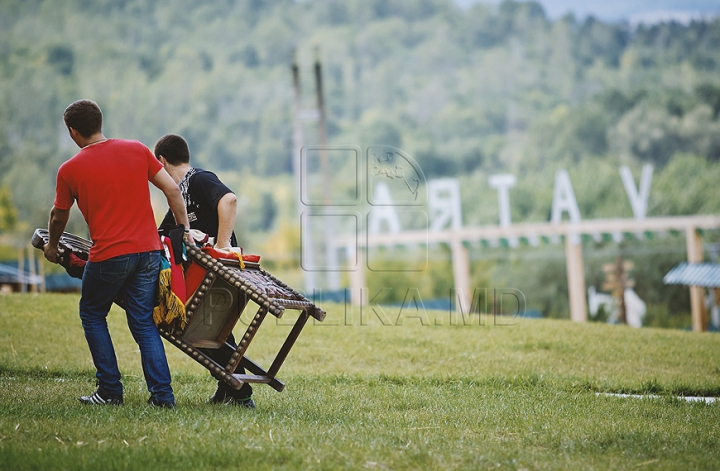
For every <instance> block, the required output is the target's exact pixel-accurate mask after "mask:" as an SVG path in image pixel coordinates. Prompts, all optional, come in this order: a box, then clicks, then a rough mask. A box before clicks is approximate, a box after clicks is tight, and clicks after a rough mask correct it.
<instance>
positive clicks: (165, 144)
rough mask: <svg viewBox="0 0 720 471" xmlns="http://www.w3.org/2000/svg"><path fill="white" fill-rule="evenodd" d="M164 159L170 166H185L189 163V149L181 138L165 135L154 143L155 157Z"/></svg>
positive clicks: (175, 135) (174, 135)
mask: <svg viewBox="0 0 720 471" xmlns="http://www.w3.org/2000/svg"><path fill="white" fill-rule="evenodd" d="M161 155H162V156H163V157H165V160H167V161H168V163H169V164H170V165H179V164H187V163H189V162H190V149H188V145H187V142H185V139H183V138H182V136H178V135H177V134H165V135H164V136H163V137H161V138H160V139H158V140H157V142H156V143H155V157H157V158H158V159H159V158H160V156H161Z"/></svg>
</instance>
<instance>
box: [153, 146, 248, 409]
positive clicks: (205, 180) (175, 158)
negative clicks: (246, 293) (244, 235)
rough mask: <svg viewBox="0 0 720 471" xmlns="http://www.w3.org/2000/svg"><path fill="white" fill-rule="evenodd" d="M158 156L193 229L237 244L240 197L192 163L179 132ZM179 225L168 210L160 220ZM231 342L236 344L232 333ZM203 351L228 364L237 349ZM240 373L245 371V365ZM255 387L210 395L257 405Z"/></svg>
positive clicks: (221, 385)
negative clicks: (194, 166)
mask: <svg viewBox="0 0 720 471" xmlns="http://www.w3.org/2000/svg"><path fill="white" fill-rule="evenodd" d="M155 157H157V159H158V160H159V161H160V162H161V163H162V164H163V165H164V166H165V170H167V172H168V173H169V174H170V176H171V177H172V178H173V180H175V182H176V183H177V184H178V186H179V187H180V191H181V192H182V195H183V199H184V200H185V206H186V208H187V213H188V219H189V220H190V228H191V229H197V230H199V231H202V232H204V233H205V234H207V235H208V236H210V237H214V238H215V248H218V249H222V248H226V247H237V239H236V238H235V233H234V232H233V227H234V225H235V217H236V209H237V198H236V197H235V194H234V193H233V192H232V191H231V190H230V189H229V188H228V187H227V186H225V185H224V184H223V183H222V182H221V181H220V179H219V178H218V177H217V176H216V175H215V174H214V173H212V172H209V171H207V170H203V169H200V168H193V167H191V166H190V150H189V149H188V145H187V142H185V139H183V138H182V137H181V136H178V135H176V134H167V135H165V136H163V137H161V138H160V139H158V141H157V142H156V143H155ZM174 226H175V218H174V217H173V215H172V212H170V211H168V213H167V214H166V215H165V218H164V219H163V221H162V223H160V231H161V232H164V233H166V234H167V233H168V232H169V230H170V229H172V228H173V227H174ZM227 343H228V344H230V345H231V346H232V347H233V348H235V347H236V343H235V337H234V336H233V334H232V332H231V333H230V336H229V337H228V338H227ZM203 352H204V353H205V354H207V355H208V356H209V357H210V358H212V359H213V360H215V361H217V362H218V363H220V364H227V363H228V362H229V361H230V358H231V356H232V354H233V350H230V349H229V348H227V347H221V348H218V349H203ZM238 373H240V374H244V373H245V371H244V370H243V369H242V367H239V368H238ZM251 396H252V387H251V386H250V384H249V383H245V384H243V386H242V387H241V388H240V389H239V390H235V389H233V388H232V387H230V386H229V385H228V384H226V383H225V382H223V381H218V388H217V390H216V391H215V394H214V395H213V396H212V398H210V400H211V401H212V402H213V403H218V404H228V405H239V406H243V407H248V408H254V407H255V403H254V402H253V400H252V397H251Z"/></svg>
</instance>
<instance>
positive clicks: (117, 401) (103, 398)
mask: <svg viewBox="0 0 720 471" xmlns="http://www.w3.org/2000/svg"><path fill="white" fill-rule="evenodd" d="M79 399H80V402H82V403H83V404H89V405H92V406H121V405H123V398H122V397H111V396H110V395H108V394H107V393H106V392H105V391H104V390H103V389H102V388H100V387H98V388H97V390H96V391H95V392H94V393H92V394H90V395H89V396H80V397H79Z"/></svg>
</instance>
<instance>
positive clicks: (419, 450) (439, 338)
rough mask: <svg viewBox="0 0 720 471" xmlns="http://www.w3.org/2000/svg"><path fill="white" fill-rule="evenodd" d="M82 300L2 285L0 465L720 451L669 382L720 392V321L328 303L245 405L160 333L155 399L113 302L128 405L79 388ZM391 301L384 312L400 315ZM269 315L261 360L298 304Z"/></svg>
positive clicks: (579, 461) (423, 460) (622, 456)
mask: <svg viewBox="0 0 720 471" xmlns="http://www.w3.org/2000/svg"><path fill="white" fill-rule="evenodd" d="M77 302H78V297H77V296H76V295H50V294H48V295H30V294H26V295H20V294H16V295H7V296H0V470H26V469H28V470H29V469H38V470H39V469H42V470H55V469H68V470H162V469H168V470H186V469H187V470H205V469H208V470H209V469H226V468H227V469H231V468H234V469H378V470H380V469H393V470H397V469H421V470H425V469H438V470H446V469H513V470H521V469H526V470H535V469H598V470H608V469H642V470H645V469H718V467H719V466H720V403H715V404H704V403H688V402H685V401H684V400H679V399H677V398H676V396H681V395H686V396H696V395H700V396H720V335H719V334H709V333H703V334H699V333H692V332H685V331H675V330H659V329H650V328H644V329H631V328H627V327H622V326H609V325H604V324H593V323H590V324H576V323H571V322H569V321H553V320H530V319H528V320H525V319H502V320H500V322H499V323H501V324H510V325H488V324H494V323H493V322H492V319H484V321H485V324H486V325H478V319H477V318H474V319H473V320H474V324H469V325H449V324H450V322H449V318H448V314H447V313H441V312H431V313H428V319H429V320H430V321H431V322H430V324H431V325H422V323H421V319H420V318H415V317H412V316H411V315H408V314H407V313H406V314H405V316H406V317H405V318H404V322H402V324H403V325H395V326H384V325H382V323H381V322H380V321H379V320H378V318H377V317H374V316H373V315H372V313H371V312H370V315H368V312H365V313H364V316H365V317H364V318H362V319H363V320H362V322H361V316H360V315H359V313H358V312H352V311H350V310H346V309H345V307H344V306H342V305H333V304H327V305H323V307H324V308H325V309H326V310H327V311H328V317H327V319H326V322H325V323H323V324H319V323H318V324H317V325H308V326H307V327H306V328H305V330H304V331H303V333H302V335H301V336H300V339H299V340H298V342H297V343H296V345H295V347H294V349H293V351H292V352H291V353H290V356H289V358H288V360H287V361H286V363H285V365H284V366H283V368H282V369H281V370H280V375H279V377H280V379H282V380H283V381H285V382H286V384H287V387H286V388H285V390H284V391H283V392H281V393H277V392H275V391H274V390H272V389H270V388H269V387H267V386H264V385H258V386H256V387H255V395H254V396H255V401H256V403H257V408H256V409H255V410H245V409H242V410H241V409H238V408H231V407H222V406H213V405H210V404H207V403H206V400H207V399H208V397H209V396H210V395H211V394H212V393H213V391H214V387H215V386H214V381H213V380H212V379H211V378H210V376H209V375H208V374H207V372H206V371H205V370H204V369H203V368H201V367H200V366H199V365H197V364H196V363H195V362H193V361H191V360H190V359H189V358H188V357H186V356H185V355H184V354H182V353H181V352H180V351H179V350H177V349H175V348H174V347H172V346H170V345H168V344H166V351H167V352H168V357H169V361H170V368H171V371H172V373H173V386H174V388H175V392H176V398H177V402H178V408H176V409H175V410H156V409H154V408H151V407H150V406H147V405H146V404H145V401H146V399H147V398H148V396H149V394H148V392H147V391H146V389H145V383H144V381H143V378H142V372H141V370H140V359H139V354H138V351H137V346H136V345H135V343H134V342H133V340H132V338H131V336H130V334H129V331H128V328H127V326H126V324H125V318H124V312H123V311H121V310H120V309H119V308H117V307H114V308H113V311H112V312H111V315H110V318H109V323H110V329H111V334H112V335H113V339H114V341H115V346H116V350H117V353H118V357H119V362H120V367H121V370H122V372H123V381H124V384H125V389H126V392H125V405H124V406H123V407H92V406H83V405H82V404H80V403H79V402H78V400H77V397H78V396H79V395H81V394H87V393H90V392H92V391H93V390H94V388H95V378H94V368H93V366H92V363H91V360H90V354H89V352H88V349H87V345H86V343H85V339H84V336H83V333H82V328H81V326H80V320H79V319H78V315H77ZM393 309H396V310H395V311H393ZM397 309H398V308H387V309H386V310H385V312H386V314H387V315H388V317H389V318H391V319H394V318H395V317H397V315H398V312H397ZM251 311H252V312H254V310H251ZM291 314H292V313H291V312H288V314H287V315H288V316H290V315H291ZM243 317H245V315H244V316H243ZM273 321H274V319H268V320H267V321H266V323H265V324H264V325H263V326H262V328H261V329H260V332H259V333H258V335H257V337H256V339H255V340H254V341H253V344H252V346H251V348H250V350H249V351H248V355H249V356H250V357H251V358H252V359H253V360H255V361H256V362H258V363H260V364H261V365H264V366H268V365H269V362H270V361H271V360H272V358H273V355H274V354H275V353H276V351H277V349H279V346H280V342H281V341H282V339H283V338H284V335H286V334H287V332H288V331H289V330H290V324H291V319H288V320H284V319H283V320H281V321H278V322H275V323H274V322H273ZM361 324H364V325H361ZM437 324H442V325H437ZM237 331H239V329H236V332H237ZM597 392H622V393H652V394H655V395H659V396H661V397H660V398H656V399H632V398H628V399H623V398H615V397H605V396H598V395H597V394H596V393H597Z"/></svg>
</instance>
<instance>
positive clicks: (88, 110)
mask: <svg viewBox="0 0 720 471" xmlns="http://www.w3.org/2000/svg"><path fill="white" fill-rule="evenodd" d="M63 120H64V121H65V126H67V127H68V128H73V129H74V130H76V131H77V132H79V133H80V135H81V136H82V137H85V138H88V137H90V136H92V135H93V134H95V133H98V132H100V131H102V111H100V107H99V106H98V105H97V103H95V102H94V101H92V100H78V101H76V102H74V103H70V105H68V107H67V108H65V113H63Z"/></svg>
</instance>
